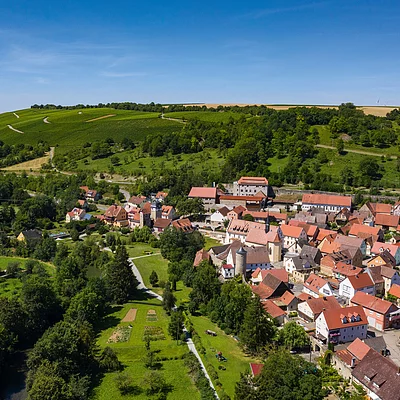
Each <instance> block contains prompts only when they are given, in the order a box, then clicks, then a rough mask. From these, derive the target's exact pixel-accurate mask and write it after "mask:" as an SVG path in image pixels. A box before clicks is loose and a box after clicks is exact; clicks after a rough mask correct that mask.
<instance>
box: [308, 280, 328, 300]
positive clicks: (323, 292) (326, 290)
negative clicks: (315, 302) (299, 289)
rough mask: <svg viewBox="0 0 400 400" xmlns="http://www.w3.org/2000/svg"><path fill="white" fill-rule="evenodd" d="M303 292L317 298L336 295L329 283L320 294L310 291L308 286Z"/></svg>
mask: <svg viewBox="0 0 400 400" xmlns="http://www.w3.org/2000/svg"><path fill="white" fill-rule="evenodd" d="M303 292H304V293H306V294H309V295H310V296H312V297H315V298H318V297H323V296H334V295H335V294H334V292H333V289H332V286H331V285H330V284H329V282H326V283H325V285H324V286H322V287H321V288H320V289H319V291H318V293H317V292H314V291H313V290H310V289H309V288H308V287H306V286H304V287H303Z"/></svg>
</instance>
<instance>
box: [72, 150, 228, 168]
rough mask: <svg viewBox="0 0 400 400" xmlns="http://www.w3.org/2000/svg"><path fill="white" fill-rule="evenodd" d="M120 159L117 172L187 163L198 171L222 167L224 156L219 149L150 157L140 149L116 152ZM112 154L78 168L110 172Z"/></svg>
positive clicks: (88, 159) (169, 166)
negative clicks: (141, 152) (144, 154)
mask: <svg viewBox="0 0 400 400" xmlns="http://www.w3.org/2000/svg"><path fill="white" fill-rule="evenodd" d="M116 155H117V156H118V157H119V159H120V164H119V165H117V166H114V167H113V169H114V171H115V172H116V173H124V172H125V173H126V172H127V173H129V172H140V173H146V172H148V171H149V170H150V171H151V172H153V171H160V172H162V171H164V170H165V169H166V168H174V167H179V166H182V165H183V164H187V165H188V167H189V168H193V169H194V170H195V171H196V172H199V171H201V170H202V169H210V168H212V169H216V168H220V167H222V165H223V163H224V158H223V157H222V156H221V155H219V153H218V151H217V150H206V151H202V152H199V153H196V154H178V155H169V156H161V157H150V156H146V157H145V156H143V154H142V155H141V154H140V152H139V151H138V150H131V151H123V152H120V153H117V154H116ZM111 157H112V156H110V157H106V158H101V159H97V160H92V159H90V158H87V159H86V160H87V161H85V160H80V161H78V163H77V168H76V169H77V170H84V171H85V170H89V171H96V172H108V171H109V169H110V166H111V161H110V159H111Z"/></svg>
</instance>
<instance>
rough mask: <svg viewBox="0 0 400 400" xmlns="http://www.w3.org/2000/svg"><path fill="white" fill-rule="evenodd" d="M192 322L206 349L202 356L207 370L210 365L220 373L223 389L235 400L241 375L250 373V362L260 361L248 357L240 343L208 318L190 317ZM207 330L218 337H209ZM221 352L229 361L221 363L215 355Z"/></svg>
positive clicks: (219, 377) (219, 378)
mask: <svg viewBox="0 0 400 400" xmlns="http://www.w3.org/2000/svg"><path fill="white" fill-rule="evenodd" d="M190 320H191V321H192V323H193V326H194V328H195V330H196V332H197V334H198V335H199V336H200V338H201V342H202V344H203V346H204V348H205V349H206V354H205V355H203V354H201V357H202V359H203V362H204V364H205V365H206V368H207V364H208V363H209V364H211V365H212V366H213V367H214V368H215V370H216V371H217V373H218V380H219V381H220V382H221V384H222V389H223V390H224V391H225V392H226V393H227V394H228V395H229V396H230V397H231V398H232V399H233V398H234V393H235V384H236V382H237V381H238V380H239V379H240V374H241V373H242V372H245V371H249V363H250V362H259V360H256V359H254V358H251V357H248V356H246V355H245V354H244V353H243V352H242V350H241V349H240V347H239V344H238V342H237V341H236V340H235V339H234V338H233V337H232V336H229V335H226V334H225V333H224V332H223V331H222V330H221V329H219V328H218V326H217V325H216V324H214V323H212V322H211V321H210V320H209V319H208V318H206V317H203V316H199V317H195V316H190ZM207 329H209V330H212V331H214V332H216V333H217V336H215V337H214V336H209V335H207V334H206V333H205V331H206V330H207ZM219 351H221V352H222V355H223V356H224V357H225V358H227V360H228V361H226V362H219V361H218V360H217V359H216V357H215V354H217V353H218V352H219ZM220 365H222V366H223V367H225V368H226V370H225V371H223V370H219V369H218V367H219V366H220ZM213 383H214V382H213ZM214 384H215V383H214Z"/></svg>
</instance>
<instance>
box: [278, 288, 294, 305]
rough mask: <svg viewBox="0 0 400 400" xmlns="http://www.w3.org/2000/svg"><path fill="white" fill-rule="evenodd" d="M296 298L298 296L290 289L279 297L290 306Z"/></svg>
mask: <svg viewBox="0 0 400 400" xmlns="http://www.w3.org/2000/svg"><path fill="white" fill-rule="evenodd" d="M295 298H296V296H295V295H294V294H293V293H290V292H289V291H288V290H287V291H286V292H285V293H283V295H282V296H281V297H279V299H277V300H279V301H281V302H282V303H283V304H285V305H286V306H288V305H289V304H290V303H291V302H292V301H293V300H294V299H295Z"/></svg>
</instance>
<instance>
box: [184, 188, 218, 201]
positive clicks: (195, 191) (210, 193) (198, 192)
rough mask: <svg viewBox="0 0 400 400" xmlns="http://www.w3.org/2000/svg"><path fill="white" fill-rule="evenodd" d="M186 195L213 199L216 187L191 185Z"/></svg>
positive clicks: (215, 195)
mask: <svg viewBox="0 0 400 400" xmlns="http://www.w3.org/2000/svg"><path fill="white" fill-rule="evenodd" d="M188 197H199V198H201V199H215V198H216V197H217V188H215V187H211V188H210V187H192V189H191V190H190V193H189V195H188Z"/></svg>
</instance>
